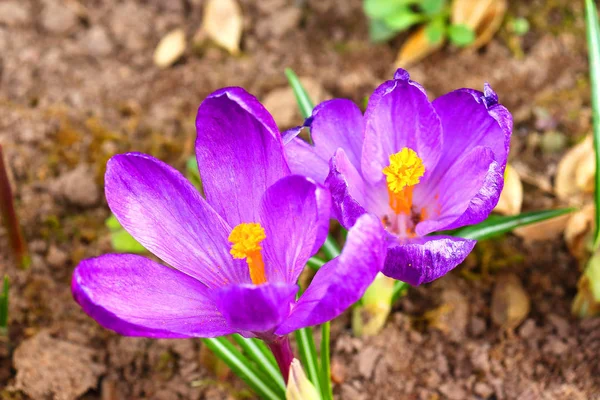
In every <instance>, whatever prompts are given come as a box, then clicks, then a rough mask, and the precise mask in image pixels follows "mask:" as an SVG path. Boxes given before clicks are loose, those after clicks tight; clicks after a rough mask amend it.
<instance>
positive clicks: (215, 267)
mask: <svg viewBox="0 0 600 400" xmlns="http://www.w3.org/2000/svg"><path fill="white" fill-rule="evenodd" d="M196 127H197V134H198V136H197V140H196V156H197V159H198V166H199V170H200V172H201V175H202V183H203V187H204V191H205V193H206V199H204V198H203V197H202V196H201V195H200V194H199V193H198V191H197V190H196V189H195V188H194V186H192V184H190V183H189V182H188V181H187V180H186V179H185V178H184V177H183V176H182V175H181V174H180V173H179V172H178V171H176V170H175V169H173V168H172V167H170V166H168V165H166V164H164V163H163V162H161V161H159V160H157V159H155V158H153V157H151V156H149V155H145V154H139V153H128V154H122V155H116V156H114V157H113V158H111V159H110V160H109V162H108V165H107V170H106V176H105V185H106V189H105V190H106V199H107V201H108V205H109V207H110V209H111V210H112V212H113V213H114V215H115V216H116V217H117V219H118V220H119V222H120V223H121V224H122V225H123V227H124V228H125V229H126V230H127V231H128V232H129V233H130V234H131V235H132V236H133V237H134V238H135V239H136V240H137V241H139V242H140V243H141V244H142V245H143V246H144V247H145V248H146V249H148V250H149V251H150V252H152V253H153V254H154V255H155V256H157V257H158V258H160V259H161V260H162V261H164V262H165V263H166V264H168V265H170V266H171V267H172V268H170V267H167V266H164V265H161V264H159V263H157V262H155V261H153V260H150V259H148V258H144V257H141V256H137V255H132V254H108V255H104V256H101V257H98V258H92V259H87V260H83V261H82V262H81V263H80V264H79V265H78V266H77V268H76V269H75V271H74V273H73V280H72V291H73V295H74V297H75V299H76V300H77V302H78V303H79V304H80V305H81V307H82V308H83V309H84V311H85V312H86V313H88V314H89V315H90V316H91V317H92V318H94V319H95V320H96V321H98V322H99V323H100V325H102V326H104V327H105V328H108V329H112V330H114V331H116V332H117V333H120V334H122V335H128V336H146V337H155V338H186V337H215V336H221V335H227V334H231V333H235V332H237V333H240V334H242V335H244V336H246V337H258V338H261V339H264V340H266V341H269V342H271V343H277V342H278V341H281V340H282V337H284V336H285V335H286V334H288V333H290V332H292V331H294V330H297V329H299V328H302V327H306V326H309V325H316V324H320V323H323V322H325V321H329V320H331V319H332V318H334V317H336V316H338V315H339V314H340V313H341V312H342V311H343V310H344V309H346V308H347V307H349V306H350V305H351V304H353V303H354V302H356V301H357V300H358V299H359V298H360V296H361V295H362V294H363V292H364V291H365V290H366V288H367V287H368V285H369V284H370V283H371V281H372V280H373V279H374V277H375V275H376V274H377V273H378V271H380V270H381V268H382V267H383V262H384V259H385V247H384V245H383V241H384V237H385V231H384V229H383V227H382V225H381V222H380V221H379V220H378V219H377V218H375V217H373V216H364V217H360V218H358V219H357V221H356V224H355V225H354V228H353V229H351V230H350V232H349V234H348V240H347V242H346V245H345V247H344V249H343V251H342V253H341V255H340V256H339V257H338V258H336V259H334V260H332V261H330V262H328V263H327V264H325V265H324V266H323V267H322V268H321V269H320V270H319V271H318V272H317V274H316V275H315V277H314V279H313V280H312V283H311V284H310V286H309V287H308V289H307V290H306V291H305V292H304V293H303V294H302V296H300V297H299V299H297V300H296V294H297V292H298V285H297V280H298V276H299V275H300V273H301V272H302V270H303V269H304V267H305V265H306V262H307V260H308V259H309V258H310V257H311V256H312V255H314V254H315V253H316V252H317V251H318V249H319V248H320V247H321V245H322V244H323V242H324V240H325V238H326V235H327V231H328V226H329V214H330V210H331V199H330V194H329V191H328V190H327V189H325V188H324V187H323V186H321V185H319V184H317V183H315V182H314V181H313V180H311V179H310V178H307V177H304V176H300V175H291V174H290V171H289V167H288V164H287V161H286V158H285V154H284V151H283V143H282V140H281V135H280V133H279V131H278V129H277V126H276V125H275V122H274V120H273V118H272V117H271V115H270V114H269V113H268V112H267V110H266V109H265V108H264V107H263V106H262V105H261V104H260V103H259V102H258V101H257V100H256V98H255V97H253V96H251V95H250V94H248V93H247V92H246V91H244V90H243V89H241V88H225V89H222V90H218V91H216V92H214V93H213V94H211V95H210V96H209V97H208V98H207V99H206V100H205V101H204V102H203V103H202V104H201V105H200V108H199V110H198V116H197V119H196ZM284 340H287V339H284ZM288 346H289V344H288ZM280 350H281V349H280ZM276 351H277V349H275V352H276ZM284 353H285V349H284ZM276 356H277V354H276ZM279 356H281V354H280V355H279ZM288 356H289V354H284V355H283V356H281V357H284V358H285V357H288ZM280 361H281V360H280ZM284 361H285V363H287V366H289V362H290V361H291V359H289V360H284ZM284 367H285V366H284ZM284 377H286V378H287V375H285V374H284Z"/></svg>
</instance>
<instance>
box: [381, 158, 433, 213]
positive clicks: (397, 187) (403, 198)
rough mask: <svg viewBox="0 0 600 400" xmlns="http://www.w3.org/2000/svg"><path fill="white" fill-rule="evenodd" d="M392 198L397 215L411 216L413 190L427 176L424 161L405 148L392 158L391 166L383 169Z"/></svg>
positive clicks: (392, 206) (391, 203) (393, 208)
mask: <svg viewBox="0 0 600 400" xmlns="http://www.w3.org/2000/svg"><path fill="white" fill-rule="evenodd" d="M383 173H384V175H385V180H386V182H387V187H388V193H389V196H390V207H391V208H392V210H393V211H394V213H396V214H410V211H411V208H412V199H413V189H414V186H415V185H416V184H417V183H419V182H420V180H421V177H422V176H423V174H425V166H424V165H423V160H421V158H420V157H419V156H418V155H417V153H416V152H415V151H414V150H412V149H409V148H408V147H405V148H403V149H402V150H400V151H399V152H398V153H396V154H392V155H391V156H390V165H388V166H387V167H385V168H384V169H383Z"/></svg>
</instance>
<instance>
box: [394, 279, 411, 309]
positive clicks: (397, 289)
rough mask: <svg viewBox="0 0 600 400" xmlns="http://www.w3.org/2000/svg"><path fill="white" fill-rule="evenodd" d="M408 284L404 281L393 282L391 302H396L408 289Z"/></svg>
mask: <svg viewBox="0 0 600 400" xmlns="http://www.w3.org/2000/svg"><path fill="white" fill-rule="evenodd" d="M409 287H410V285H409V284H408V283H406V282H402V281H396V282H394V293H393V294H392V304H394V303H395V302H396V300H398V299H399V298H400V296H402V295H403V294H404V292H406V291H407V290H408V288H409Z"/></svg>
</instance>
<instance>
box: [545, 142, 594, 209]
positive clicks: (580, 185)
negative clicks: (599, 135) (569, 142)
mask: <svg viewBox="0 0 600 400" xmlns="http://www.w3.org/2000/svg"><path fill="white" fill-rule="evenodd" d="M595 174H596V167H595V161H594V145H593V139H592V137H591V136H588V137H586V138H585V140H584V141H583V142H581V143H579V144H577V145H575V146H573V148H572V149H570V150H569V151H567V153H566V154H565V155H564V156H563V158H562V160H560V162H559V163H558V167H557V170H556V178H555V180H554V192H555V193H556V196H558V198H559V199H561V200H567V201H569V202H571V203H573V202H574V201H573V200H574V197H577V196H576V195H579V194H582V193H584V192H586V191H593V190H594V176H595Z"/></svg>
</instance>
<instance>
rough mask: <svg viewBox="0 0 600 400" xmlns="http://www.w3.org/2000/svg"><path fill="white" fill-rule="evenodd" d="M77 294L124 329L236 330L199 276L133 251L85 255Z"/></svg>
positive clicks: (141, 332) (152, 333)
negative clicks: (196, 278)
mask: <svg viewBox="0 0 600 400" xmlns="http://www.w3.org/2000/svg"><path fill="white" fill-rule="evenodd" d="M71 289H72V291H73V297H74V298H75V300H76V301H77V302H78V303H79V304H80V305H81V307H82V308H83V310H84V311H85V312H86V313H87V314H88V315H89V316H90V317H92V318H94V319H95V320H96V321H97V322H98V323H99V324H100V325H102V326H103V327H105V328H107V329H111V330H113V331H115V332H117V333H119V334H121V335H126V336H145V337H153V338H186V337H215V336H221V335H227V334H230V333H233V330H232V329H231V328H230V327H229V325H228V324H227V322H226V321H225V319H224V318H223V316H222V315H221V313H220V312H219V311H218V309H217V307H216V306H215V304H214V302H213V301H212V300H211V299H210V296H209V293H208V291H209V289H208V288H207V287H206V286H204V285H203V284H202V283H201V282H199V281H197V280H195V279H194V278H191V277H189V276H187V275H185V274H183V273H181V272H179V271H177V270H174V269H171V268H169V267H166V266H164V265H160V264H158V263H156V262H154V261H151V260H149V259H147V258H144V257H141V256H137V255H132V254H107V255H105V256H101V257H98V258H91V259H87V260H83V261H82V262H81V263H80V264H79V265H78V266H77V268H75V271H74V272H73V278H72V284H71Z"/></svg>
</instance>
